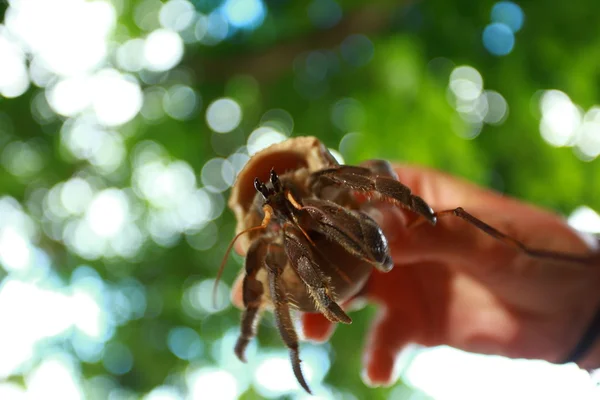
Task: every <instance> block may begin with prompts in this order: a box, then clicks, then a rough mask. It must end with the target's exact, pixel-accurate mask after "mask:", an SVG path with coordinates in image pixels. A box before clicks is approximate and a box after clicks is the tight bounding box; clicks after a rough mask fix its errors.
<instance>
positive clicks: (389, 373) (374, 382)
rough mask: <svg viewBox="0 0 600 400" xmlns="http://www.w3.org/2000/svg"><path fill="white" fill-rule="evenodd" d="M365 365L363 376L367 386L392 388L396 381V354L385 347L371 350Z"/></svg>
mask: <svg viewBox="0 0 600 400" xmlns="http://www.w3.org/2000/svg"><path fill="white" fill-rule="evenodd" d="M364 364H365V367H364V369H363V371H362V374H361V376H362V379H363V382H364V383H365V385H367V386H370V387H379V386H390V385H392V384H393V383H394V382H395V381H396V379H395V374H394V366H395V364H396V354H394V353H391V352H390V350H389V349H387V348H385V347H380V348H377V349H370V351H369V352H368V353H367V354H366V360H365V363H364Z"/></svg>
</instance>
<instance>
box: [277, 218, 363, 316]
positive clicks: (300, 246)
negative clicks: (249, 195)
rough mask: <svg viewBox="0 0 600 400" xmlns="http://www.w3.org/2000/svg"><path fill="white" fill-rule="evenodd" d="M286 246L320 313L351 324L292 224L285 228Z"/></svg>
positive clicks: (294, 266)
mask: <svg viewBox="0 0 600 400" xmlns="http://www.w3.org/2000/svg"><path fill="white" fill-rule="evenodd" d="M284 246H285V251H286V253H287V256H288V258H289V260H290V265H291V266H292V268H293V269H294V270H295V271H296V273H297V274H298V276H299V277H300V279H301V280H302V281H303V282H304V284H305V285H306V287H307V288H308V291H309V293H310V294H311V296H312V297H313V299H314V300H315V303H316V305H317V306H318V308H319V311H320V312H321V313H323V315H324V316H325V317H326V318H327V319H329V320H330V321H332V322H342V323H344V324H350V323H351V322H352V319H351V318H350V317H349V316H348V314H346V313H345V312H344V310H342V308H341V307H340V306H339V305H338V304H337V303H336V302H335V300H333V298H332V294H331V289H330V288H329V286H328V285H327V281H328V280H329V279H328V278H327V277H325V276H323V274H322V273H321V272H320V271H321V269H320V267H319V266H318V265H317V263H316V262H315V260H314V254H313V253H312V251H311V247H310V244H309V243H308V241H306V239H305V238H304V236H303V235H302V233H300V232H298V230H297V228H296V227H294V226H293V225H291V224H287V225H285V226H284Z"/></svg>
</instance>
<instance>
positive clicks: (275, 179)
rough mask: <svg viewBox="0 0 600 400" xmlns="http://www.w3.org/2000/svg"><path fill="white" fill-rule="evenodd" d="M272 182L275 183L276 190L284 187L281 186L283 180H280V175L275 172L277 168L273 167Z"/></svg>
mask: <svg viewBox="0 0 600 400" xmlns="http://www.w3.org/2000/svg"><path fill="white" fill-rule="evenodd" d="M270 179H271V184H272V185H273V188H274V189H275V191H276V192H279V191H281V189H282V187H281V181H280V180H279V176H277V173H276V172H275V170H274V169H273V168H271V177H270Z"/></svg>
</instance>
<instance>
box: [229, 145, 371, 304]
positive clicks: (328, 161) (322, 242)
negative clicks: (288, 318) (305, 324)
mask: <svg viewBox="0 0 600 400" xmlns="http://www.w3.org/2000/svg"><path fill="white" fill-rule="evenodd" d="M337 166H339V164H338V162H337V161H336V160H335V158H334V157H333V156H332V155H331V153H329V151H328V150H327V148H326V147H325V146H324V145H323V144H322V143H321V142H320V141H319V140H318V139H317V138H315V137H297V138H292V139H288V140H286V141H284V142H281V143H277V144H273V145H271V146H270V147H268V148H266V149H264V150H262V151H260V152H258V153H256V154H255V155H254V156H253V157H252V158H251V159H250V160H249V161H248V163H247V164H246V166H245V167H244V168H243V169H242V171H241V172H240V173H239V175H238V177H237V180H236V182H235V184H234V186H233V188H232V191H231V196H230V199H229V207H230V208H231V209H232V210H233V213H234V215H235V217H236V219H237V226H236V233H239V232H241V231H243V230H245V229H248V228H252V227H255V226H259V225H260V224H261V221H262V214H261V212H260V211H259V210H260V209H261V206H262V202H261V197H260V196H257V192H256V189H255V188H254V179H255V178H258V179H260V180H261V181H263V182H266V181H268V179H269V171H270V170H271V168H273V169H275V171H277V173H278V174H279V176H280V177H285V179H290V180H291V181H293V184H294V186H296V187H297V188H301V189H303V191H304V194H305V195H308V196H311V195H312V194H311V193H310V190H309V188H308V178H309V176H310V174H311V173H313V172H316V171H319V170H321V169H325V168H335V167H337ZM300 201H301V199H300ZM262 234H263V232H260V231H259V232H250V233H248V234H246V235H242V236H241V237H240V238H239V239H238V243H237V246H236V250H237V251H238V253H241V254H242V255H245V254H246V253H247V251H248V249H249V247H250V245H251V243H252V242H253V241H254V240H255V239H256V238H257V237H259V236H260V235H262ZM313 240H314V243H315V244H316V245H317V247H318V251H319V252H321V253H322V254H324V255H325V256H326V257H327V259H329V260H336V264H337V265H338V267H336V266H331V265H328V264H327V263H324V264H322V265H320V266H321V267H322V272H323V273H324V274H325V275H326V276H328V277H329V282H328V283H329V285H330V287H331V288H333V290H334V297H335V300H336V301H341V302H343V301H345V300H347V299H348V298H350V297H351V296H353V295H355V294H356V293H357V292H358V291H359V290H360V289H361V288H362V287H363V286H364V284H365V283H366V281H367V279H368V277H369V275H370V273H371V272H372V265H370V264H368V263H366V262H364V261H361V260H358V259H357V258H355V257H353V256H351V255H350V254H348V253H347V251H345V250H344V249H343V247H342V246H341V245H339V244H337V243H334V242H331V241H329V240H327V239H326V238H323V237H316V238H313ZM340 270H343V271H342V273H343V275H345V276H344V277H342V276H341V274H340ZM261 272H262V273H259V274H258V276H257V278H258V279H259V280H260V281H262V282H263V284H264V285H265V287H268V284H267V279H266V273H264V271H261ZM241 273H242V274H243V273H244V270H243V269H242V272H241ZM283 280H284V283H285V286H286V288H287V292H288V295H289V297H290V298H293V299H294V302H293V303H294V304H293V306H295V308H298V309H300V310H302V311H308V312H314V311H318V310H317V309H316V308H315V304H314V302H313V300H312V299H311V298H310V296H309V294H308V292H307V290H306V287H305V286H304V284H303V283H302V282H301V281H300V279H299V277H298V276H297V274H296V273H295V272H294V271H293V270H292V268H288V267H286V268H285V270H284V273H283ZM265 297H266V298H265V300H266V302H267V303H269V302H270V295H269V291H268V290H266V291H265Z"/></svg>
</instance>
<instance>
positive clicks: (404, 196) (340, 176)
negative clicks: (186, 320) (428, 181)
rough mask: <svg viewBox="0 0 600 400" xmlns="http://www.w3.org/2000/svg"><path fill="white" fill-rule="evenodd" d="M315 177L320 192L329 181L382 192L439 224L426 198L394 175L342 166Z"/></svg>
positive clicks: (368, 190)
mask: <svg viewBox="0 0 600 400" xmlns="http://www.w3.org/2000/svg"><path fill="white" fill-rule="evenodd" d="M377 168H380V166H379V167H377ZM386 175H388V174H386ZM311 179H312V185H313V187H314V188H315V190H316V191H317V192H318V191H319V190H320V188H322V187H324V186H327V185H329V184H335V185H343V186H345V187H347V188H349V189H351V190H355V191H358V192H364V193H366V194H368V195H370V194H375V195H379V196H380V197H381V198H383V199H384V200H387V201H390V202H392V203H396V204H400V205H401V206H404V207H406V208H408V209H409V210H411V211H413V212H416V213H417V214H419V215H421V216H423V217H424V218H425V219H426V220H427V221H429V222H430V223H431V224H433V225H435V223H436V216H435V213H434V212H433V210H432V209H431V207H429V205H428V204H427V203H426V202H425V200H423V199H422V198H420V197H419V196H415V195H413V194H412V193H411V191H410V189H409V188H408V186H406V185H403V184H402V183H400V182H399V181H397V180H396V179H394V178H393V177H392V176H385V175H379V174H378V173H377V172H375V171H372V170H370V169H368V168H363V167H354V166H350V165H342V166H340V167H337V168H330V169H324V170H321V171H318V172H315V173H313V175H312V177H311Z"/></svg>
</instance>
